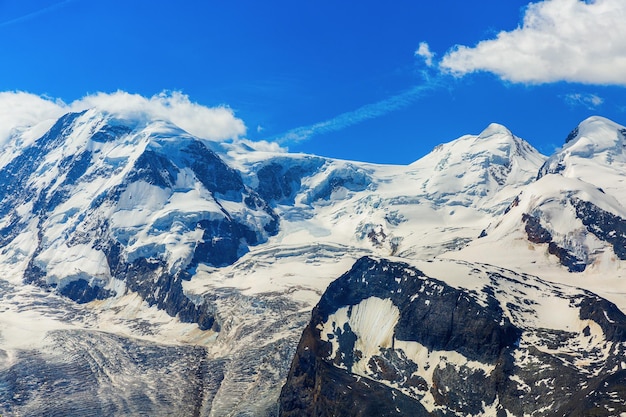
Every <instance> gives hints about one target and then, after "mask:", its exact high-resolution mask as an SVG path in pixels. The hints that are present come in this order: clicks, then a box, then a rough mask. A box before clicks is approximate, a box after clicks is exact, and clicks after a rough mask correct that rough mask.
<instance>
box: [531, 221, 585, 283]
mask: <svg viewBox="0 0 626 417" xmlns="http://www.w3.org/2000/svg"><path fill="white" fill-rule="evenodd" d="M522 221H523V222H524V223H526V226H525V227H524V229H525V231H526V235H527V236H528V240H529V241H531V242H533V243H548V253H550V254H551V255H555V256H556V257H557V258H559V262H560V263H561V265H563V266H565V267H567V269H568V270H569V272H583V271H584V270H585V268H587V263H586V262H585V261H584V260H582V259H580V258H578V257H577V256H576V255H574V254H573V253H572V252H571V251H569V250H567V249H565V248H563V247H561V246H559V245H557V244H556V243H555V242H554V241H553V240H552V234H551V233H550V231H549V230H547V229H546V228H544V227H543V226H542V225H541V221H540V220H539V218H537V217H535V216H532V215H530V214H526V213H524V214H522Z"/></svg>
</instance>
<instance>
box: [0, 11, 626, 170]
mask: <svg viewBox="0 0 626 417" xmlns="http://www.w3.org/2000/svg"><path fill="white" fill-rule="evenodd" d="M621 3H624V2H623V1H622V0H596V1H587V2H583V1H578V0H545V1H539V2H535V3H534V4H533V5H532V6H530V7H529V2H526V1H518V0H506V1H503V0H481V1H475V2H459V1H457V0H454V1H452V0H438V1H437V2H422V1H414V0H411V1H410V0H399V1H393V2H382V1H359V2H352V1H341V2H338V1H330V0H316V1H306V0H303V1H293V0H285V1H274V0H268V1H264V2H259V1H252V0H246V1H237V0H233V1H229V2H223V1H221V2H217V1H191V0H188V1H180V2H172V1H169V0H168V1H165V0H150V1H148V0H135V1H130V2H129V1H125V2H122V1H117V0H109V1H106V2H104V1H92V0H65V1H55V0H32V1H27V2H25V1H17V0H0V51H2V52H1V53H2V59H3V61H2V66H1V67H0V91H24V92H29V93H32V94H36V95H41V96H45V97H48V98H49V99H51V100H62V101H63V102H64V103H71V102H73V101H75V100H80V99H82V98H84V97H85V96H87V95H93V94H95V93H98V92H104V93H113V92H115V91H118V90H123V91H126V92H129V93H132V94H140V95H142V96H145V97H148V98H149V97H152V96H155V95H158V94H160V93H161V92H163V91H176V92H181V93H182V94H184V95H185V96H187V97H188V99H189V100H190V101H191V102H194V103H197V104H199V105H202V106H207V107H214V106H220V105H226V106H228V107H230V108H231V109H232V111H233V112H234V114H235V116H236V117H237V118H239V119H241V120H243V122H244V123H245V125H246V128H247V129H246V133H245V136H246V137H247V138H249V139H252V140H270V141H277V142H279V143H280V144H281V145H282V146H284V147H287V148H288V149H289V150H291V151H297V152H308V153H315V154H320V155H324V156H330V157H338V158H345V159H354V160H363V161H369V162H379V163H400V164H406V163H410V162H412V161H414V160H416V159H418V158H420V157H421V156H423V155H425V154H426V153H428V152H429V151H430V150H431V149H432V148H433V147H434V146H435V145H437V144H439V143H442V142H447V141H450V140H452V139H455V138H457V137H459V136H461V135H463V134H466V133H472V134H477V133H479V132H480V131H481V130H482V129H484V128H485V127H486V126H487V125H488V124H489V123H491V122H497V123H501V124H504V125H505V126H507V127H508V128H509V129H511V131H513V133H515V134H516V135H517V136H520V137H522V138H524V139H526V140H528V141H529V142H530V143H531V144H533V145H534V146H535V147H537V148H538V149H539V150H540V151H541V152H543V153H545V154H549V153H551V152H552V151H553V150H554V148H555V147H557V146H560V145H561V144H562V143H563V141H564V138H565V137H566V136H567V134H568V133H569V131H570V130H571V129H572V128H574V127H575V126H576V125H577V124H578V123H579V122H580V121H582V120H583V119H585V118H586V117H588V116H591V115H602V116H605V117H608V118H610V119H613V120H615V121H616V122H618V123H621V124H626V90H625V87H624V86H626V29H624V25H623V23H622V22H623V21H624V19H625V18H626V5H623V4H621Z"/></svg>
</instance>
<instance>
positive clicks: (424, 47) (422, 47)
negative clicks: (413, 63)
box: [415, 42, 435, 67]
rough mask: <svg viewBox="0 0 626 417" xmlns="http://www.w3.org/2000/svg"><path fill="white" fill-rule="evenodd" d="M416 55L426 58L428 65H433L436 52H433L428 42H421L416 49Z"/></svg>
mask: <svg viewBox="0 0 626 417" xmlns="http://www.w3.org/2000/svg"><path fill="white" fill-rule="evenodd" d="M415 55H416V56H421V57H422V58H424V62H425V63H426V65H428V66H429V67H432V65H433V58H434V57H435V54H434V53H433V52H431V50H430V47H429V46H428V44H427V43H426V42H420V44H419V46H418V48H417V50H416V51H415Z"/></svg>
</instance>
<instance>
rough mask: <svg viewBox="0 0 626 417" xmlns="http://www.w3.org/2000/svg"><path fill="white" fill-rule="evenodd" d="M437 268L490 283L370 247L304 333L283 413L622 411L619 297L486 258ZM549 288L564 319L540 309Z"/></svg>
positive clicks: (625, 343)
mask: <svg viewBox="0 0 626 417" xmlns="http://www.w3.org/2000/svg"><path fill="white" fill-rule="evenodd" d="M441 262H442V263H444V261H441ZM427 266H428V265H427ZM444 266H445V263H444ZM438 270H440V271H446V270H451V271H452V270H454V271H456V272H455V273H456V274H458V273H460V271H465V273H466V274H467V276H466V279H467V280H468V284H469V282H473V283H474V284H476V281H474V280H475V279H478V282H483V284H482V289H481V290H480V291H476V290H465V289H462V288H455V287H452V286H450V285H448V284H447V283H446V282H445V281H446V277H445V276H444V277H442V280H439V279H434V278H430V277H428V276H427V275H426V274H424V273H423V272H421V270H420V269H417V268H416V267H413V266H410V265H408V264H404V263H397V262H390V261H387V260H377V259H372V258H367V257H366V258H362V259H360V260H359V261H357V262H356V263H355V265H354V266H353V267H352V269H351V270H350V271H349V272H348V273H346V274H344V275H343V276H341V277H340V278H338V279H337V280H336V281H334V282H333V283H332V284H331V285H330V286H329V288H328V290H327V291H326V292H325V293H324V295H323V297H322V299H321V300H320V302H319V304H318V305H317V306H316V307H315V309H314V310H313V313H312V318H311V322H310V323H309V325H308V326H307V327H306V329H305V331H304V333H303V335H302V338H301V340H300V344H299V346H298V350H297V352H296V355H295V357H294V360H293V363H292V366H291V370H290V372H289V376H288V379H287V382H286V384H285V386H284V387H283V390H282V392H281V397H280V407H281V408H280V410H281V411H280V415H281V416H296V415H298V416H299V415H311V416H312V415H315V416H367V415H385V416H395V415H398V416H400V415H415V416H445V415H450V413H453V414H455V415H497V416H501V415H502V416H505V415H513V416H522V415H527V414H533V415H539V416H548V415H549V416H552V415H570V414H571V413H574V414H571V415H591V414H593V413H597V414H593V415H603V416H609V415H619V413H620V412H626V404H624V403H623V402H622V401H621V400H620V399H621V398H623V396H622V394H623V392H624V389H625V387H626V370H624V365H623V363H622V362H621V361H622V359H621V357H622V355H623V354H624V352H626V333H624V330H625V329H626V316H624V314H623V313H621V311H619V310H618V309H617V308H616V307H615V306H614V305H613V304H611V303H609V302H607V301H606V300H603V299H601V298H599V297H597V296H595V295H592V294H590V293H587V292H584V291H579V292H574V293H572V292H571V291H570V292H569V293H566V292H564V291H563V290H562V289H560V288H558V287H556V286H554V285H552V284H546V283H544V282H542V281H541V280H539V279H536V278H531V277H528V276H521V275H517V274H515V273H513V272H511V271H506V270H503V269H500V268H495V267H490V266H486V265H472V264H463V263H454V262H450V263H449V265H448V268H445V267H444V268H440V269H438ZM454 278H455V282H460V281H459V277H458V276H455V277H454ZM479 287H480V286H479ZM544 297H545V300H546V301H545V303H547V304H546V305H548V304H550V305H554V301H553V300H554V299H559V300H561V303H560V307H559V308H560V309H559V310H558V311H553V312H551V313H549V314H559V315H563V316H564V317H567V318H565V319H564V320H563V325H562V326H563V327H558V326H557V327H555V325H554V324H552V325H548V327H544V326H546V324H545V318H544V319H540V320H538V318H540V317H542V314H544V313H543V312H544V309H545V308H546V306H543V305H542V303H543V302H544V301H542V299H543V298H544ZM572 320H575V321H577V323H578V324H572ZM534 323H537V324H536V325H535V324H534ZM579 328H580V329H579ZM582 410H584V411H582ZM590 413H591V414H590ZM610 413H614V414H610Z"/></svg>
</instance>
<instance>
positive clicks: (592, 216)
mask: <svg viewBox="0 0 626 417" xmlns="http://www.w3.org/2000/svg"><path fill="white" fill-rule="evenodd" d="M571 203H572V205H573V206H574V208H575V209H576V216H577V217H578V218H579V219H580V220H581V221H582V222H583V224H584V225H585V227H587V230H588V231H589V232H590V233H593V234H594V235H595V236H596V237H597V238H598V239H600V240H604V241H605V242H607V243H609V244H611V245H612V246H613V251H614V252H615V255H617V257H618V258H619V259H621V260H626V220H624V219H622V218H621V217H619V216H616V215H614V214H612V213H609V212H608V211H604V210H602V209H601V208H599V207H598V206H596V205H594V204H593V203H590V202H589V201H584V200H581V199H578V198H572V199H571Z"/></svg>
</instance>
